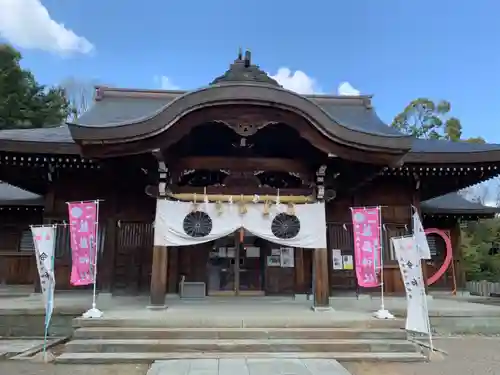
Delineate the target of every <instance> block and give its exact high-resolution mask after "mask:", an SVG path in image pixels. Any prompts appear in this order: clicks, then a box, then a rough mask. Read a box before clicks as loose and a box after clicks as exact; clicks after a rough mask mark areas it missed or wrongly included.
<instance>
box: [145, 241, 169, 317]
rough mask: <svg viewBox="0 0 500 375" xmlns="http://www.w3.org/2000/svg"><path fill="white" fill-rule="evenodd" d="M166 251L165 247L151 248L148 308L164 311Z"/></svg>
mask: <svg viewBox="0 0 500 375" xmlns="http://www.w3.org/2000/svg"><path fill="white" fill-rule="evenodd" d="M167 262H168V249H167V247H166V246H154V247H153V262H152V265H151V289H150V304H149V306H148V307H149V308H152V309H164V308H166V305H165V294H166V292H167V266H168V264H167Z"/></svg>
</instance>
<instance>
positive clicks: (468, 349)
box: [0, 336, 500, 375]
mask: <svg viewBox="0 0 500 375" xmlns="http://www.w3.org/2000/svg"><path fill="white" fill-rule="evenodd" d="M435 346H436V347H437V348H439V349H442V350H444V351H446V352H447V353H448V354H449V355H448V356H445V355H442V354H437V355H435V358H434V360H433V361H431V362H430V363H387V364H386V363H377V364H368V363H359V364H354V363H348V364H345V367H346V368H347V369H348V370H349V371H350V372H351V373H352V374H353V375H422V374H425V375H457V374H459V375H495V374H496V375H499V374H500V350H499V348H500V338H498V337H478V336H465V337H453V338H438V339H436V340H435ZM148 367H149V366H147V365H53V364H38V363H30V362H27V361H26V362H25V361H2V362H0V375H7V374H16V375H68V374H71V375H145V374H146V372H147V370H148Z"/></svg>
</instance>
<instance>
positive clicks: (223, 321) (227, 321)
mask: <svg viewBox="0 0 500 375" xmlns="http://www.w3.org/2000/svg"><path fill="white" fill-rule="evenodd" d="M73 327H75V328H84V327H113V328H122V327H139V328H354V329H361V328H365V329H372V328H381V329H390V328H402V327H404V320H402V319H392V320H380V319H375V318H373V319H369V320H365V319H363V320H361V319H360V320H352V319H347V318H346V320H341V319H338V318H337V317H336V318H335V319H333V318H332V319H330V320H327V319H318V316H315V314H311V315H304V316H301V317H294V318H290V319H285V318H284V317H283V316H279V317H275V318H273V317H272V316H267V317H266V319H262V317H259V316H256V317H254V318H248V317H247V318H241V317H238V316H225V317H223V318H220V319H216V318H207V317H206V316H192V314H186V316H185V317H181V316H176V317H175V319H168V315H166V318H164V319H158V318H155V319H148V318H136V319H126V318H106V317H104V318H101V319H90V318H87V319H86V318H75V319H73Z"/></svg>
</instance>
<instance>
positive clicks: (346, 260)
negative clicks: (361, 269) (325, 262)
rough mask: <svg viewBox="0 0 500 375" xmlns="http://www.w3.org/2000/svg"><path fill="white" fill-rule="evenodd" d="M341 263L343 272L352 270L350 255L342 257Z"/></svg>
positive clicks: (352, 264) (352, 263)
mask: <svg viewBox="0 0 500 375" xmlns="http://www.w3.org/2000/svg"><path fill="white" fill-rule="evenodd" d="M342 263H343V265H344V269H345V270H353V269H354V262H353V260H352V255H342Z"/></svg>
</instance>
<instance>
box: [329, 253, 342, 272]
mask: <svg viewBox="0 0 500 375" xmlns="http://www.w3.org/2000/svg"><path fill="white" fill-rule="evenodd" d="M332 265H333V269H334V270H342V269H344V263H343V262H342V251H341V250H340V249H332Z"/></svg>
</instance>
